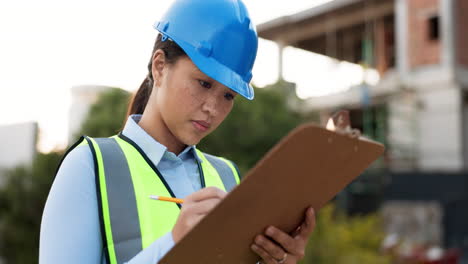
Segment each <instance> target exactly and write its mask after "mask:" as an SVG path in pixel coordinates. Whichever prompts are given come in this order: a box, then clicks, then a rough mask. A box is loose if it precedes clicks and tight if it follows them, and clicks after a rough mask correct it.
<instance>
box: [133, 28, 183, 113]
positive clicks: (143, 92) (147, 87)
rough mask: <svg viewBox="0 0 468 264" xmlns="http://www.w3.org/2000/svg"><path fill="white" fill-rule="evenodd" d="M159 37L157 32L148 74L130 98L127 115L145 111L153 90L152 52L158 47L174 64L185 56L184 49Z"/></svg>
mask: <svg viewBox="0 0 468 264" xmlns="http://www.w3.org/2000/svg"><path fill="white" fill-rule="evenodd" d="M161 39H162V35H161V34H158V36H157V38H156V42H155V43H154V47H153V52H152V53H151V58H150V61H149V63H148V75H146V78H145V79H144V80H143V82H142V83H141V85H140V88H139V89H138V91H137V92H136V93H135V94H134V95H133V97H132V99H131V100H130V103H129V105H128V110H127V117H128V116H130V115H133V114H143V111H145V107H146V104H147V103H148V99H149V97H150V95H151V91H152V90H153V83H154V79H153V74H152V73H151V69H152V67H153V55H154V53H155V52H156V51H157V50H158V49H161V50H162V51H164V55H165V56H166V62H167V63H169V64H174V63H175V62H176V61H177V60H178V59H179V58H180V57H182V56H187V54H186V53H185V52H184V50H183V49H182V48H180V47H179V45H177V43H175V42H174V41H172V40H171V39H169V38H168V39H166V40H165V41H162V40H161Z"/></svg>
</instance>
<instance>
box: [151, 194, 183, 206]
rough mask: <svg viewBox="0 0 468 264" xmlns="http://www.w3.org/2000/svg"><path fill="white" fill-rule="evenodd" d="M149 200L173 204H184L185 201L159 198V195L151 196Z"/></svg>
mask: <svg viewBox="0 0 468 264" xmlns="http://www.w3.org/2000/svg"><path fill="white" fill-rule="evenodd" d="M149 198H150V199H153V200H159V201H166V202H173V203H178V204H181V203H184V199H179V198H172V197H164V196H158V195H150V196H149Z"/></svg>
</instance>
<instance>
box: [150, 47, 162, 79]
mask: <svg viewBox="0 0 468 264" xmlns="http://www.w3.org/2000/svg"><path fill="white" fill-rule="evenodd" d="M165 65H166V55H165V54H164V51H162V50H161V49H158V50H156V52H155V53H154V54H153V58H152V67H151V74H153V80H154V85H155V86H156V87H159V85H161V80H162V77H163V70H164V66H165Z"/></svg>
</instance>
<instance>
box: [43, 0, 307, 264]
mask: <svg viewBox="0 0 468 264" xmlns="http://www.w3.org/2000/svg"><path fill="white" fill-rule="evenodd" d="M155 27H156V29H157V30H158V31H159V32H160V35H158V38H157V40H156V43H155V46H154V49H153V54H152V57H151V60H150V63H149V65H148V70H149V72H148V76H147V78H146V79H145V80H144V82H143V84H142V85H141V87H140V89H139V90H138V91H137V94H136V95H135V97H134V98H133V100H132V103H131V104H130V107H129V117H128V120H127V123H126V125H125V127H124V129H123V131H122V132H121V133H120V134H119V135H118V136H114V137H111V138H106V139H92V138H87V137H86V138H82V139H81V140H80V141H78V142H77V143H76V144H75V145H74V146H73V147H72V148H71V149H70V150H69V151H68V152H67V154H66V157H65V158H64V159H63V161H62V163H61V165H60V168H59V170H58V172H57V176H56V179H55V181H54V184H53V186H52V189H51V191H50V194H49V197H48V200H47V203H46V206H45V209H44V214H43V220H42V224H41V238H40V263H64V262H66V263H75V262H76V263H156V262H157V261H159V260H160V259H161V258H162V256H164V254H165V253H166V252H167V251H168V250H169V249H170V248H171V247H172V246H173V245H174V244H175V243H177V242H178V241H180V239H181V238H182V237H183V236H184V235H185V234H186V233H187V232H188V231H189V230H190V229H191V228H192V227H193V226H194V225H196V224H197V223H198V222H199V221H200V220H201V219H202V218H203V217H204V216H205V215H206V214H207V213H208V212H209V211H210V210H211V209H212V208H213V207H215V206H216V205H217V204H218V203H219V202H220V201H221V200H222V199H223V198H224V197H225V195H226V191H229V190H230V189H232V187H234V185H235V184H237V183H238V182H239V175H238V172H237V170H236V169H235V165H234V164H233V163H232V162H231V161H228V160H225V159H222V158H219V157H215V156H211V155H208V154H206V153H202V152H201V151H200V150H198V149H196V148H195V145H196V144H197V143H198V142H200V140H201V139H202V138H204V137H205V136H207V135H208V134H209V133H211V132H212V131H214V130H215V129H216V128H217V127H218V126H219V125H220V124H221V122H222V121H223V120H224V119H225V118H226V116H227V115H228V114H229V112H230V111H231V109H232V107H233V104H234V98H235V97H236V96H237V94H240V95H241V96H243V97H245V98H247V99H253V96H254V95H253V89H252V87H251V86H250V84H249V82H250V80H251V78H252V74H251V71H252V67H253V63H254V60H255V57H256V52H257V34H256V32H255V29H254V26H253V24H252V23H251V21H250V18H249V15H248V13H247V10H246V8H245V6H244V4H243V3H242V2H241V1H238V0H204V1H189V0H177V1H175V2H174V4H173V5H172V6H171V7H170V9H169V10H168V11H167V12H166V14H165V15H164V16H163V19H162V20H161V21H159V22H158V23H157V24H156V25H155ZM149 195H161V196H172V197H179V198H184V199H185V202H184V204H183V206H180V205H178V204H168V203H166V202H159V201H153V200H150V199H149V198H148V197H149ZM314 219H315V217H314V212H313V209H312V208H310V209H309V210H308V211H307V213H306V215H305V220H304V223H303V224H302V225H301V226H299V227H298V228H297V230H296V231H295V232H294V233H293V234H287V233H285V232H283V231H281V230H279V229H277V228H275V227H269V228H267V229H266V230H265V232H264V233H263V234H259V235H258V236H257V237H256V238H255V239H254V241H253V242H252V245H251V248H252V250H253V251H254V252H256V253H257V254H258V255H259V256H260V257H261V258H262V262H263V263H288V264H289V263H296V262H297V261H298V260H299V259H301V258H302V257H303V255H304V249H305V245H306V242H307V239H308V237H309V235H310V234H311V232H312V230H313V228H314Z"/></svg>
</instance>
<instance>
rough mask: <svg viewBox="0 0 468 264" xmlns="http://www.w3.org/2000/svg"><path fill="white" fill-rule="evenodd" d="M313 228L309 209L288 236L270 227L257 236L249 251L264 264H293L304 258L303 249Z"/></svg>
mask: <svg viewBox="0 0 468 264" xmlns="http://www.w3.org/2000/svg"><path fill="white" fill-rule="evenodd" d="M314 228H315V212H314V209H313V208H312V207H309V208H308V209H307V211H306V214H305V220H304V222H303V223H302V224H301V225H300V226H299V227H298V228H297V229H296V230H295V231H294V232H293V233H292V234H291V235H290V234H287V233H285V232H283V231H281V230H279V229H278V228H276V227H273V226H270V227H268V228H267V229H266V231H265V233H264V234H260V235H257V236H256V237H255V240H254V243H253V244H252V246H251V249H252V250H253V251H254V252H255V253H257V254H258V255H259V256H260V257H261V258H262V261H261V263H265V264H277V263H283V264H293V263H297V261H299V260H301V259H302V258H304V254H305V247H306V244H307V241H308V239H309V236H310V234H311V233H312V231H313V230H314Z"/></svg>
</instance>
